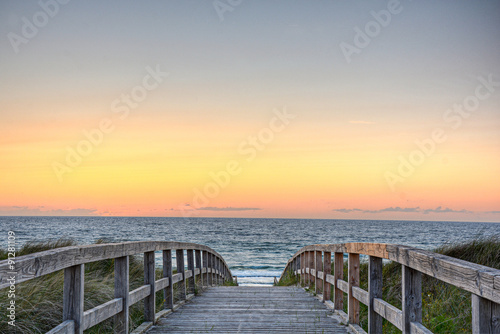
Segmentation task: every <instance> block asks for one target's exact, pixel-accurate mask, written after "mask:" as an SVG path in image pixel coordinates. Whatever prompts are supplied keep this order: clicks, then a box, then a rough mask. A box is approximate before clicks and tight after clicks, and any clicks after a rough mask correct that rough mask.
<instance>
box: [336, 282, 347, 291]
mask: <svg viewBox="0 0 500 334" xmlns="http://www.w3.org/2000/svg"><path fill="white" fill-rule="evenodd" d="M337 286H338V288H339V290H340V291H342V292H345V293H349V283H348V282H346V281H344V280H343V279H339V280H337Z"/></svg>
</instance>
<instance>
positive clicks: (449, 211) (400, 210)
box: [332, 206, 498, 214]
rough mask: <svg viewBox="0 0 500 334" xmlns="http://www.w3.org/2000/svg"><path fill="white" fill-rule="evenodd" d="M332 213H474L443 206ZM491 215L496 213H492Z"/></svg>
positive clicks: (345, 209)
mask: <svg viewBox="0 0 500 334" xmlns="http://www.w3.org/2000/svg"><path fill="white" fill-rule="evenodd" d="M332 211H336V212H342V213H350V212H361V213H382V212H417V213H423V214H429V213H473V212H472V211H469V210H465V209H462V210H453V209H450V208H442V207H441V206H438V207H437V208H435V209H421V208H420V207H418V206H417V207H413V208H401V207H399V206H396V207H392V206H391V207H388V208H383V209H379V210H364V209H358V208H354V209H347V208H343V209H333V210H332ZM490 212H491V213H495V212H494V211H490ZM497 212H498V211H497Z"/></svg>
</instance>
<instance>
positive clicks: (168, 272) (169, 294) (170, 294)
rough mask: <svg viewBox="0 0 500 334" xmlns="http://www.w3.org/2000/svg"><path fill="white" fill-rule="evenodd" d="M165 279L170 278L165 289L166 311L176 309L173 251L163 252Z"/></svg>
mask: <svg viewBox="0 0 500 334" xmlns="http://www.w3.org/2000/svg"><path fill="white" fill-rule="evenodd" d="M163 277H167V278H168V286H167V287H166V288H165V289H163V297H164V299H165V303H164V305H165V309H171V310H173V309H174V285H173V284H172V251H171V250H170V249H167V250H164V251H163Z"/></svg>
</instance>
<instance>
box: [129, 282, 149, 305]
mask: <svg viewBox="0 0 500 334" xmlns="http://www.w3.org/2000/svg"><path fill="white" fill-rule="evenodd" d="M150 293H151V285H143V286H141V287H138V288H137V289H135V290H133V291H130V292H129V295H128V298H129V300H128V305H129V306H132V305H134V304H135V303H137V302H139V301H141V300H143V299H144V298H146V297H147V296H149V295H150Z"/></svg>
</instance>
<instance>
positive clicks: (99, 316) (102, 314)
mask: <svg viewBox="0 0 500 334" xmlns="http://www.w3.org/2000/svg"><path fill="white" fill-rule="evenodd" d="M122 310H123V299H122V298H115V299H113V300H110V301H109V302H106V303H104V304H101V305H99V306H96V307H94V308H92V309H90V310H88V311H85V313H84V316H83V329H84V330H85V329H89V328H91V327H93V326H95V325H97V324H98V323H100V322H103V321H104V320H106V319H108V318H111V317H112V316H114V315H116V314H118V313H120V312H121V311H122Z"/></svg>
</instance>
